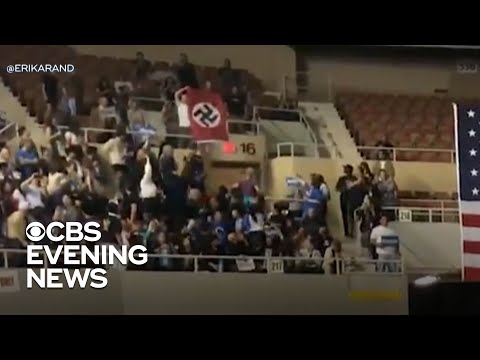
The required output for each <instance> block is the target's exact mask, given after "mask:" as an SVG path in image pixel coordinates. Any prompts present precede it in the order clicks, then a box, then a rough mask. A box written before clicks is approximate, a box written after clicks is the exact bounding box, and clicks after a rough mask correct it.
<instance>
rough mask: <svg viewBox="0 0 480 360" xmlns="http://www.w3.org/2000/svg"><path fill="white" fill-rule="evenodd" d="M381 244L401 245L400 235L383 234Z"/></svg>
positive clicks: (389, 245)
mask: <svg viewBox="0 0 480 360" xmlns="http://www.w3.org/2000/svg"><path fill="white" fill-rule="evenodd" d="M380 244H381V245H383V246H388V247H398V246H399V245H400V238H399V237H398V235H385V236H381V237H380Z"/></svg>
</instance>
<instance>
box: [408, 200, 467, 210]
mask: <svg viewBox="0 0 480 360" xmlns="http://www.w3.org/2000/svg"><path fill="white" fill-rule="evenodd" d="M400 201H405V202H407V201H408V202H409V203H413V204H418V206H415V205H414V207H416V208H417V207H418V208H422V206H421V205H422V204H429V205H430V204H432V203H434V204H435V206H434V208H441V209H445V210H457V209H458V200H439V199H405V198H402V199H400ZM400 205H401V204H400ZM400 207H406V208H408V206H400ZM429 207H431V206H426V207H423V208H424V209H425V208H429Z"/></svg>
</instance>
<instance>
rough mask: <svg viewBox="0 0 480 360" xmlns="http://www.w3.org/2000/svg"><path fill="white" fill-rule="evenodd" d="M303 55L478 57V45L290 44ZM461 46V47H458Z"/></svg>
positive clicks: (479, 54) (479, 50)
mask: <svg viewBox="0 0 480 360" xmlns="http://www.w3.org/2000/svg"><path fill="white" fill-rule="evenodd" d="M290 46H292V47H293V48H294V49H295V50H296V51H297V52H299V53H301V54H305V55H321V56H362V57H365V56H372V57H378V56H381V57H415V58H432V57H440V58H444V59H445V58H459V57H475V58H477V57H478V58H480V46H479V45H437V46H435V45H290ZM459 47H462V48H459ZM472 47H477V48H472Z"/></svg>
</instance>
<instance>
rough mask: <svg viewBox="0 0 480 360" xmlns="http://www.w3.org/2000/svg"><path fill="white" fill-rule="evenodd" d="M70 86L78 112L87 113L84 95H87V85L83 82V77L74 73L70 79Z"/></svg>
mask: <svg viewBox="0 0 480 360" xmlns="http://www.w3.org/2000/svg"><path fill="white" fill-rule="evenodd" d="M69 87H70V90H71V94H72V95H73V97H74V98H75V103H76V105H77V113H79V114H84V113H85V110H86V109H85V106H84V96H85V86H84V83H83V78H82V77H81V76H80V75H78V74H76V73H74V74H73V75H72V77H71V78H70V80H69Z"/></svg>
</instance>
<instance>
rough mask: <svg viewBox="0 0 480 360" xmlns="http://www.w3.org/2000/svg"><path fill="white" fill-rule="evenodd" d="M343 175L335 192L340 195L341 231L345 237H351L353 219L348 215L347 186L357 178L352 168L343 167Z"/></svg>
mask: <svg viewBox="0 0 480 360" xmlns="http://www.w3.org/2000/svg"><path fill="white" fill-rule="evenodd" d="M343 172H344V175H343V176H341V177H340V178H339V179H338V181H337V185H336V190H337V191H338V192H339V193H340V209H341V211H342V220H343V231H344V233H345V236H346V237H350V236H352V231H351V224H352V221H353V219H351V218H350V217H349V213H348V194H349V188H348V186H349V184H351V183H353V182H355V181H356V180H357V177H356V176H354V175H353V166H352V165H345V166H344V167H343Z"/></svg>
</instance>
